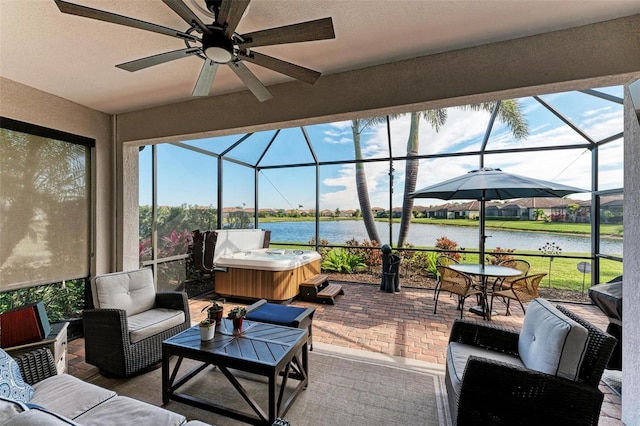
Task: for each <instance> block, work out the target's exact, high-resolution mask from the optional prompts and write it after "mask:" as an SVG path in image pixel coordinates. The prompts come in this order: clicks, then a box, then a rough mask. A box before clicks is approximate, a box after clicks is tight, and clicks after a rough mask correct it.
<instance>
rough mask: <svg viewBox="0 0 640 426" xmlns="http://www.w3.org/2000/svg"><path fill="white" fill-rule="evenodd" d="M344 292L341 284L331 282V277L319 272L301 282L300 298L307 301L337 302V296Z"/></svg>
mask: <svg viewBox="0 0 640 426" xmlns="http://www.w3.org/2000/svg"><path fill="white" fill-rule="evenodd" d="M339 294H344V290H343V289H342V286H341V285H340V284H329V277H328V276H327V275H325V274H317V275H314V276H313V277H311V278H309V279H307V280H305V281H304V282H302V283H300V298H301V299H302V300H304V301H307V302H315V303H330V304H332V305H333V304H335V297H336V296H337V295H339Z"/></svg>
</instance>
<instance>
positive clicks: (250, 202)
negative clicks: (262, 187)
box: [220, 161, 256, 229]
mask: <svg viewBox="0 0 640 426" xmlns="http://www.w3.org/2000/svg"><path fill="white" fill-rule="evenodd" d="M221 172H222V188H220V190H221V191H222V211H221V215H222V228H225V229H226V228H233V229H237V228H240V229H247V228H253V227H254V223H255V221H254V214H255V203H254V202H255V187H256V186H255V172H254V169H253V168H251V167H245V166H242V165H239V164H236V163H233V162H231V161H224V162H223V164H222V171H221Z"/></svg>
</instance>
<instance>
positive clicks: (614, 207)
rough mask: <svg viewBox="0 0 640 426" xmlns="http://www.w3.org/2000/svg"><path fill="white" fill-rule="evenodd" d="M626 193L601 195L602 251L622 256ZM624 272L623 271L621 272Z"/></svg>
mask: <svg viewBox="0 0 640 426" xmlns="http://www.w3.org/2000/svg"><path fill="white" fill-rule="evenodd" d="M623 206H624V195H623V194H616V195H603V196H601V197H600V253H601V254H607V255H611V256H622V251H623V247H622V237H623V236H624V227H623V221H624V208H623ZM620 274H622V272H620Z"/></svg>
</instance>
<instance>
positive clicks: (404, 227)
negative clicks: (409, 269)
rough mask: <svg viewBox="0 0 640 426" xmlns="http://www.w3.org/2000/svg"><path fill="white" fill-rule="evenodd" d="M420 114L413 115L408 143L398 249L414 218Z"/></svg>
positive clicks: (418, 162) (403, 243) (404, 241)
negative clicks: (413, 196) (412, 194)
mask: <svg viewBox="0 0 640 426" xmlns="http://www.w3.org/2000/svg"><path fill="white" fill-rule="evenodd" d="M419 134H420V114H418V113H416V112H413V113H411V127H410V129H409V140H408V141H407V160H406V162H405V174H404V196H403V198H402V219H401V220H400V232H399V234H398V247H403V246H404V245H405V244H406V242H407V236H408V235H409V226H410V225H411V219H412V218H413V198H410V197H409V194H411V193H412V192H413V191H415V190H416V181H417V180H418V168H419V167H418V166H419V165H420V160H418V159H417V158H415V157H416V156H417V155H418V148H419V146H420V140H419Z"/></svg>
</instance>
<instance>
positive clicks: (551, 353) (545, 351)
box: [518, 299, 589, 380]
mask: <svg viewBox="0 0 640 426" xmlns="http://www.w3.org/2000/svg"><path fill="white" fill-rule="evenodd" d="M588 343H589V332H588V331H587V329H586V328H585V327H583V326H582V325H580V324H578V323H577V322H575V321H574V320H572V319H571V318H569V317H567V316H566V315H564V314H563V313H562V312H560V311H559V310H558V309H556V307H555V306H553V305H552V304H551V303H550V302H549V301H548V300H545V299H534V300H533V301H532V302H531V303H530V304H529V308H528V309H527V313H526V315H525V317H524V322H523V324H522V330H521V331H520V337H519V339H518V354H519V355H520V359H521V360H522V362H523V363H524V365H525V367H527V368H529V369H531V370H536V371H540V372H542V373H548V374H552V375H554V376H558V377H564V378H565V379H569V380H576V378H577V377H578V373H579V372H580V365H581V364H582V359H583V358H584V354H585V352H586V350H587V344H588Z"/></svg>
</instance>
